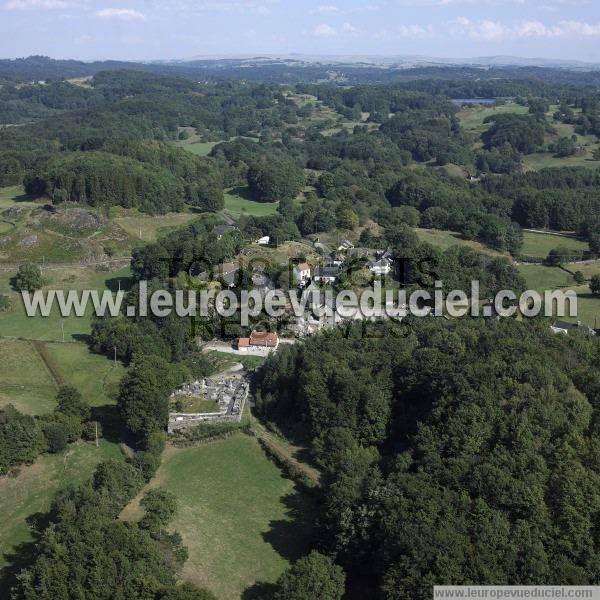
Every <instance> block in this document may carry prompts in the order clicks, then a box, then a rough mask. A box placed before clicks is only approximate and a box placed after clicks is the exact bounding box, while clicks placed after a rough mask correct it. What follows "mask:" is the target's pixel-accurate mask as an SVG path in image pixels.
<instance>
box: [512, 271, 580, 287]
mask: <svg viewBox="0 0 600 600" xmlns="http://www.w3.org/2000/svg"><path fill="white" fill-rule="evenodd" d="M517 268H518V270H519V272H520V273H521V275H523V277H524V278H525V281H526V282H527V286H528V287H529V289H532V290H536V291H538V292H541V291H544V290H554V289H558V288H564V287H569V288H570V287H572V286H573V285H575V282H574V280H573V277H572V276H571V275H570V274H569V273H567V272H566V271H563V270H562V269H559V268H558V267H546V266H544V265H530V264H520V265H518V267H517Z"/></svg>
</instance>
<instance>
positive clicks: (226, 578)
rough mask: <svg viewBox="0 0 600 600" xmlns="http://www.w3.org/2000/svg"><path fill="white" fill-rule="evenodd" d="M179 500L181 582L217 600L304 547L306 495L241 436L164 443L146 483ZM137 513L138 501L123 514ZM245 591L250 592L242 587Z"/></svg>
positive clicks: (309, 523) (273, 575) (308, 519)
mask: <svg viewBox="0 0 600 600" xmlns="http://www.w3.org/2000/svg"><path fill="white" fill-rule="evenodd" d="M159 485H160V486H163V487H165V488H167V489H170V490H171V491H172V492H173V493H175V494H176V495H177V497H178V499H179V510H178V512H177V515H176V517H175V520H174V522H173V524H172V528H173V529H174V530H176V531H179V532H180V533H181V534H182V536H183V540H184V542H185V544H186V545H187V547H188V549H189V559H188V561H187V563H186V564H185V566H184V568H183V572H182V578H183V579H184V580H188V581H193V582H195V583H197V584H198V585H201V586H205V587H207V588H208V589H210V590H211V591H213V593H215V594H216V595H217V597H218V598H219V599H221V600H233V599H236V600H237V599H239V598H241V597H242V594H244V591H245V590H249V588H250V589H251V588H254V589H253V590H252V592H254V591H256V590H257V589H259V588H260V586H258V585H256V584H258V583H264V582H274V581H275V580H276V579H277V578H278V577H279V575H280V574H281V573H282V571H283V570H284V569H285V568H286V567H287V566H288V564H289V562H290V561H293V560H296V559H297V558H299V557H300V556H301V555H302V554H303V553H305V552H307V551H308V548H309V544H310V540H311V537H312V527H313V518H312V515H313V512H312V506H311V502H310V499H309V498H308V497H306V496H305V495H304V494H302V493H300V492H299V491H298V490H297V489H296V487H295V485H294V483H293V482H292V481H290V480H289V479H286V478H285V477H284V476H283V474H282V473H281V471H280V470H279V469H278V468H277V467H276V466H275V465H274V464H273V463H272V462H271V461H270V460H269V459H268V458H267V457H266V456H265V454H264V452H263V450H262V449H261V448H260V446H259V444H258V442H257V441H256V439H254V438H252V437H250V436H247V435H245V434H242V433H237V434H234V435H233V436H231V437H229V438H226V439H222V440H218V441H215V442H211V443H209V444H206V445H203V446H199V447H195V448H185V449H179V448H173V447H169V448H167V450H166V451H165V453H164V454H163V462H162V465H161V466H160V468H159V470H158V472H157V475H156V477H155V478H154V479H153V481H152V482H151V484H150V486H159ZM139 516H140V509H139V499H138V501H134V502H133V503H132V504H130V505H129V506H128V507H127V508H126V509H125V511H124V513H123V518H126V519H135V518H138V517H139ZM248 593H251V592H248Z"/></svg>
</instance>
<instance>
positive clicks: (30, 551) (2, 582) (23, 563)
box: [0, 512, 50, 600]
mask: <svg viewBox="0 0 600 600" xmlns="http://www.w3.org/2000/svg"><path fill="white" fill-rule="evenodd" d="M26 521H27V524H28V525H29V526H30V527H31V533H32V535H33V539H32V540H31V541H28V542H22V543H20V544H19V545H18V546H15V548H14V550H13V552H11V553H9V554H5V555H4V557H3V558H4V559H5V561H6V563H7V565H6V566H4V567H3V568H2V569H0V600H9V598H10V592H11V588H12V587H13V586H14V585H15V583H16V582H17V575H18V574H19V573H20V572H21V571H22V570H23V569H24V568H26V567H28V566H31V565H32V564H33V561H34V560H35V559H36V558H37V557H38V549H37V548H36V544H37V542H38V541H39V540H40V538H41V532H42V531H44V529H45V528H46V527H48V525H49V524H50V513H49V512H48V513H42V512H38V513H34V514H32V515H29V517H27V519H26Z"/></svg>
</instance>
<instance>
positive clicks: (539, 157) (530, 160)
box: [523, 148, 600, 171]
mask: <svg viewBox="0 0 600 600" xmlns="http://www.w3.org/2000/svg"><path fill="white" fill-rule="evenodd" d="M549 167H591V168H594V169H597V168H600V161H597V160H593V159H592V148H589V149H586V151H585V153H583V154H581V155H578V156H565V157H563V158H559V157H556V156H554V155H553V154H551V153H549V152H536V153H534V154H527V155H526V156H525V157H524V158H523V168H524V169H525V171H539V170H540V169H547V168H549Z"/></svg>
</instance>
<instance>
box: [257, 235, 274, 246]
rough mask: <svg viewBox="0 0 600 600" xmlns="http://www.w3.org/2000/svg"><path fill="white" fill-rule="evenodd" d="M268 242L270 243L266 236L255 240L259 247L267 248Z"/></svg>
mask: <svg viewBox="0 0 600 600" xmlns="http://www.w3.org/2000/svg"><path fill="white" fill-rule="evenodd" d="M270 241H271V238H270V237H269V236H268V235H263V236H262V237H261V238H259V239H258V240H256V243H257V244H260V245H261V246H268V244H269V242H270Z"/></svg>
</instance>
